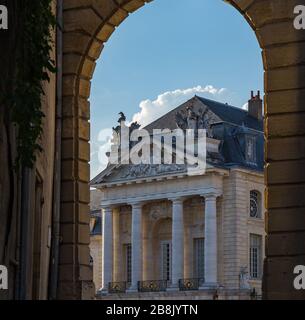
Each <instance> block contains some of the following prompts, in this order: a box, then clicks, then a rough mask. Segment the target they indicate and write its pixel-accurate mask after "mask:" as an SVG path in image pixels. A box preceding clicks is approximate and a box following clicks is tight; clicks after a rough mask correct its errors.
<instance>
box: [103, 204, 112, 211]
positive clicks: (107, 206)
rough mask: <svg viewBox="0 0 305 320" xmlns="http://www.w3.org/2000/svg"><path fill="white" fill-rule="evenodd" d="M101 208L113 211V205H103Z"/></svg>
mask: <svg viewBox="0 0 305 320" xmlns="http://www.w3.org/2000/svg"><path fill="white" fill-rule="evenodd" d="M101 209H102V210H103V211H112V209H113V208H112V206H111V205H101Z"/></svg>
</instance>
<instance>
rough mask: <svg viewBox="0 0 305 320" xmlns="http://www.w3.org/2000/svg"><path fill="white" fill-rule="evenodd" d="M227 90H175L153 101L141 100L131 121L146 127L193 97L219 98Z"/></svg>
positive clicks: (209, 86)
mask: <svg viewBox="0 0 305 320" xmlns="http://www.w3.org/2000/svg"><path fill="white" fill-rule="evenodd" d="M226 91H227V90H226V89H225V88H221V89H218V88H215V87H213V86H212V85H208V86H205V87H202V86H197V87H193V88H188V89H177V90H174V91H167V92H164V93H162V94H160V95H159V96H158V97H157V99H155V100H150V99H147V100H143V101H141V102H140V109H141V110H140V112H138V113H136V114H134V116H133V118H132V121H137V122H138V123H140V124H141V125H142V126H146V125H147V124H149V123H151V122H152V121H154V120H156V119H158V118H159V117H161V116H163V115H164V114H166V113H167V112H169V111H171V110H172V109H173V108H175V107H178V106H179V105H181V104H182V103H184V102H185V101H187V100H189V99H191V98H192V97H193V96H194V95H196V94H198V95H200V94H204V96H205V97H207V98H209V97H211V98H215V97H216V96H219V97H221V96H222V95H223V94H224V93H225V92H226Z"/></svg>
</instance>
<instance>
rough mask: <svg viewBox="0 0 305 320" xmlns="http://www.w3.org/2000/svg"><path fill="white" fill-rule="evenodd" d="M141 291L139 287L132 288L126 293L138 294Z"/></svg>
mask: <svg viewBox="0 0 305 320" xmlns="http://www.w3.org/2000/svg"><path fill="white" fill-rule="evenodd" d="M138 292H139V289H138V287H130V288H128V289H127V290H126V293H138Z"/></svg>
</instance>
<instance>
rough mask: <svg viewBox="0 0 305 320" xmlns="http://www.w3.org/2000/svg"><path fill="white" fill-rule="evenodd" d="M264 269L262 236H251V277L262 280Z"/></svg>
mask: <svg viewBox="0 0 305 320" xmlns="http://www.w3.org/2000/svg"><path fill="white" fill-rule="evenodd" d="M261 268H262V236H259V235H256V234H250V277H251V278H252V279H260V278H261Z"/></svg>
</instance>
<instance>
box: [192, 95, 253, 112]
mask: <svg viewBox="0 0 305 320" xmlns="http://www.w3.org/2000/svg"><path fill="white" fill-rule="evenodd" d="M196 97H197V98H199V99H200V100H201V99H203V100H208V101H211V102H214V103H218V104H221V105H223V106H225V107H229V108H233V109H236V110H238V111H242V112H244V113H248V111H247V110H244V109H242V108H240V107H235V106H232V105H231V104H227V103H223V102H220V101H215V100H212V99H208V98H204V97H200V96H197V95H196ZM201 102H203V101H201Z"/></svg>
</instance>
